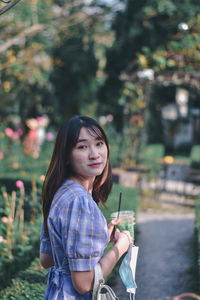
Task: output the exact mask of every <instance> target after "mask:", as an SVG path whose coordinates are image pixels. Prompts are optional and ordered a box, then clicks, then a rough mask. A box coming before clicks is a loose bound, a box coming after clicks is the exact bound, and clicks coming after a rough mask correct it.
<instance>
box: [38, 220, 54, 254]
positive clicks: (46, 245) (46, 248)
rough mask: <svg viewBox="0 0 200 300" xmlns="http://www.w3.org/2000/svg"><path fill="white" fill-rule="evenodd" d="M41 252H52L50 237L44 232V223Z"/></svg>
mask: <svg viewBox="0 0 200 300" xmlns="http://www.w3.org/2000/svg"><path fill="white" fill-rule="evenodd" d="M40 252H41V253H46V254H52V248H51V242H50V239H49V237H47V236H45V233H44V223H43V224H42V228H41V235H40Z"/></svg>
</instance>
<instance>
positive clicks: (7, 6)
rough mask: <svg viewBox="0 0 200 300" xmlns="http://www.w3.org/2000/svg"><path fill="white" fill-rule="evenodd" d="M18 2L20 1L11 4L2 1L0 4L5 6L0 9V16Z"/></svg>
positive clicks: (16, 0)
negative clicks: (2, 3)
mask: <svg viewBox="0 0 200 300" xmlns="http://www.w3.org/2000/svg"><path fill="white" fill-rule="evenodd" d="M1 1H2V0H1ZM19 1H20V0H13V1H11V2H10V1H9V2H5V1H2V2H5V3H7V5H5V6H4V7H3V8H0V15H2V14H3V13H5V12H6V11H7V10H9V9H10V8H11V7H13V6H14V5H15V4H17V2H19Z"/></svg>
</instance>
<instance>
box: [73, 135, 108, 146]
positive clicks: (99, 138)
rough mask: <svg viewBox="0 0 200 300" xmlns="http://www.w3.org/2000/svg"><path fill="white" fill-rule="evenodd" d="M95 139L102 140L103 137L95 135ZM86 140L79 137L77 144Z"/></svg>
mask: <svg viewBox="0 0 200 300" xmlns="http://www.w3.org/2000/svg"><path fill="white" fill-rule="evenodd" d="M95 140H100V141H103V138H101V137H100V136H97V137H96V138H95ZM87 141H88V140H87V139H79V140H78V141H77V144H78V143H82V142H87Z"/></svg>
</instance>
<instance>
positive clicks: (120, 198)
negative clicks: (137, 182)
mask: <svg viewBox="0 0 200 300" xmlns="http://www.w3.org/2000/svg"><path fill="white" fill-rule="evenodd" d="M121 202H122V192H120V194H119V205H118V213H117V219H119V213H120V207H121Z"/></svg>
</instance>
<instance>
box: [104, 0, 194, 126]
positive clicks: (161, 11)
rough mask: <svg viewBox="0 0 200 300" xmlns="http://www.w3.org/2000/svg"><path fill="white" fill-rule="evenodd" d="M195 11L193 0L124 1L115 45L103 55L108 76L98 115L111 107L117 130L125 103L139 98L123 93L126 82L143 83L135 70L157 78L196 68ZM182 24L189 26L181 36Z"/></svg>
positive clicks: (115, 28) (121, 121)
mask: <svg viewBox="0 0 200 300" xmlns="http://www.w3.org/2000/svg"><path fill="white" fill-rule="evenodd" d="M198 12H199V3H198V1H197V0H192V1H188V0H185V1H178V0H177V1H171V0H159V1H155V0H150V1H149V0H148V1H147V0H142V1H141V0H134V1H133V0H128V1H127V5H126V8H125V10H124V11H121V12H118V14H117V15H116V18H115V19H114V21H113V25H112V29H113V31H114V33H115V41H114V43H113V45H112V47H110V48H109V49H108V50H107V55H106V56H107V64H106V67H105V73H106V76H107V77H106V80H105V82H104V84H103V85H102V87H101V88H100V90H99V100H100V103H101V104H100V106H99V112H100V113H102V114H103V113H105V114H106V113H108V112H110V110H111V108H112V111H113V113H114V116H115V123H116V127H117V128H118V130H119V131H120V130H122V128H123V120H124V109H125V106H126V102H128V103H130V101H132V102H136V100H137V98H135V97H133V98H132V100H130V93H131V91H129V93H127V91H126V89H124V88H125V86H126V85H127V82H132V83H135V84H136V85H138V87H139V86H141V85H142V84H143V83H144V82H142V83H140V82H139V80H138V77H137V72H138V71H140V70H144V69H147V68H151V69H153V70H154V71H155V72H156V73H157V74H159V73H160V72H161V71H164V70H165V72H166V71H167V70H169V69H173V70H175V69H176V70H177V69H180V67H181V68H182V71H183V72H188V71H189V70H190V71H194V70H195V69H196V67H197V66H198V65H199V36H198V34H197V32H198V30H199V29H198V28H199V15H198ZM182 22H186V24H188V25H189V28H190V30H189V31H188V32H187V33H186V34H185V35H183V32H180V30H179V28H178V25H179V24H181V23H182ZM124 90H125V93H124ZM126 93H127V94H129V95H127V96H126ZM144 94H145V93H144ZM122 99H123V101H122ZM126 99H127V100H126Z"/></svg>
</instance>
